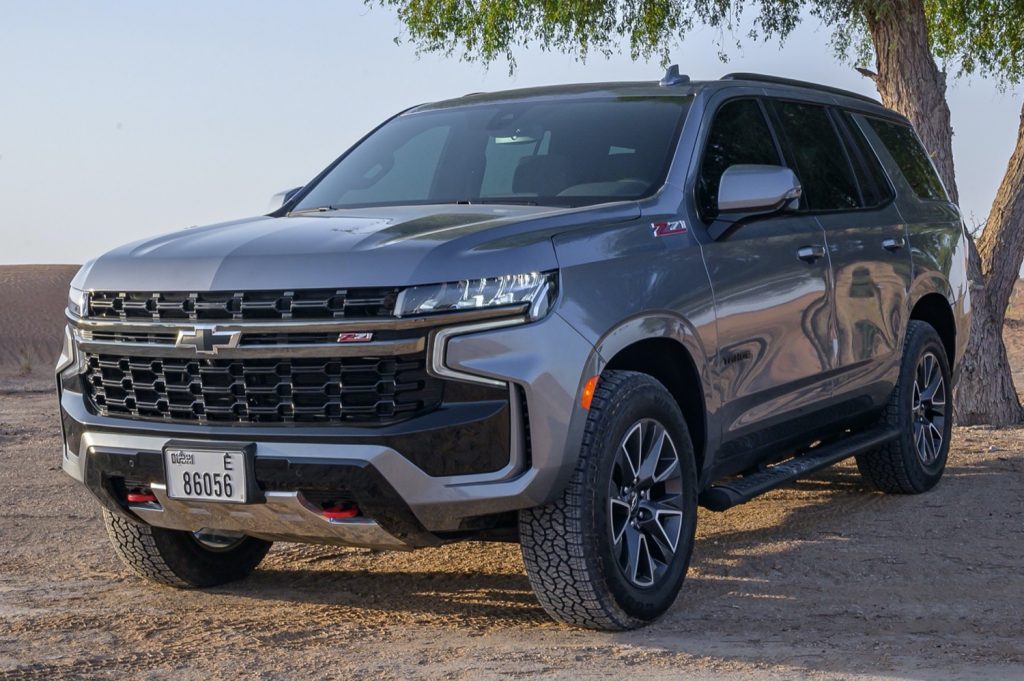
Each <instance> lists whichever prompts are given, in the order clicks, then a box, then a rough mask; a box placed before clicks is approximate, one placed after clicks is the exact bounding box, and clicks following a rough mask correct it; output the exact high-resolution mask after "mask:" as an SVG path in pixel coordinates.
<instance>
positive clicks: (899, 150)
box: [865, 118, 948, 201]
mask: <svg viewBox="0 0 1024 681" xmlns="http://www.w3.org/2000/svg"><path fill="white" fill-rule="evenodd" d="M865 120H867V122H868V125H870V126H871V129H872V130H874V131H875V133H876V134H877V135H878V137H879V139H881V140H882V144H884V145H885V148H886V149H888V150H889V154H890V155H891V156H892V158H893V160H894V161H896V165H898V166H899V167H900V170H901V171H902V172H903V177H905V178H907V182H908V183H909V184H910V186H911V187H912V188H913V190H914V193H915V194H917V196H918V198H921V199H934V200H939V201H946V200H948V197H947V196H946V192H945V190H943V188H942V182H940V181H939V176H938V175H936V174H935V168H934V167H933V166H932V162H931V159H929V158H928V153H927V152H926V151H925V150H924V147H923V146H921V141H920V140H919V139H918V138H917V135H916V134H915V133H914V130H913V129H912V128H910V127H908V126H906V125H900V124H899V123H892V122H890V121H883V120H881V119H878V118H865Z"/></svg>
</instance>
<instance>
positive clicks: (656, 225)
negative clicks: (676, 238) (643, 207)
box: [651, 220, 687, 237]
mask: <svg viewBox="0 0 1024 681" xmlns="http://www.w3.org/2000/svg"><path fill="white" fill-rule="evenodd" d="M651 229H653V230H654V236H656V237H658V236H673V235H675V234H686V232H687V229H686V223H685V222H683V221H682V220H672V221H671V222H652V223H651Z"/></svg>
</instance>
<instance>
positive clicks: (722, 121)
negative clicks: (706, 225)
mask: <svg viewBox="0 0 1024 681" xmlns="http://www.w3.org/2000/svg"><path fill="white" fill-rule="evenodd" d="M747 163H750V164H755V165H781V164H782V160H781V159H780V158H779V152H778V149H776V147H775V142H774V140H772V133H771V131H770V129H769V128H768V122H767V121H766V120H765V118H764V114H763V113H762V112H761V106H760V105H759V104H758V103H757V102H756V101H754V100H753V99H737V100H735V101H732V102H727V103H726V104H724V105H723V106H722V108H721V109H719V110H718V112H717V113H716V114H715V120H714V122H713V123H712V124H711V130H710V131H709V132H708V140H707V142H706V143H705V146H704V158H703V159H701V166H700V177H699V178H698V181H697V207H698V208H699V210H700V214H701V216H702V217H703V218H705V219H708V218H713V217H715V216H716V215H718V186H719V184H721V182H722V173H724V172H725V171H726V169H727V168H728V167H729V166H732V165H737V164H747Z"/></svg>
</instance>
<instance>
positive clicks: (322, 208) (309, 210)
mask: <svg viewBox="0 0 1024 681" xmlns="http://www.w3.org/2000/svg"><path fill="white" fill-rule="evenodd" d="M329 210H334V206H317V207H316V208H303V209H302V210H292V211H288V215H302V214H303V213H326V212H327V211H329Z"/></svg>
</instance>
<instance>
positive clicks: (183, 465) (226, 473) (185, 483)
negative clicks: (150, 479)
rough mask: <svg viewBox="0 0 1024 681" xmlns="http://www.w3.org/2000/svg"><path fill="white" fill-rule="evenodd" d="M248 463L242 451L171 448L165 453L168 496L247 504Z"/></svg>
mask: <svg viewBox="0 0 1024 681" xmlns="http://www.w3.org/2000/svg"><path fill="white" fill-rule="evenodd" d="M246 463H247V461H246V456H245V453H244V452H240V451H231V450H219V451H218V450H212V449H210V450H199V449H176V448H168V449H166V450H164V471H165V472H166V475H167V496H169V497H170V498H172V499H193V500H197V501H232V502H236V503H243V504H244V503H245V500H246V499H245V492H246V489H245V482H246V480H247V479H248V478H247V477H246V473H247V471H246V470H245V466H246Z"/></svg>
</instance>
